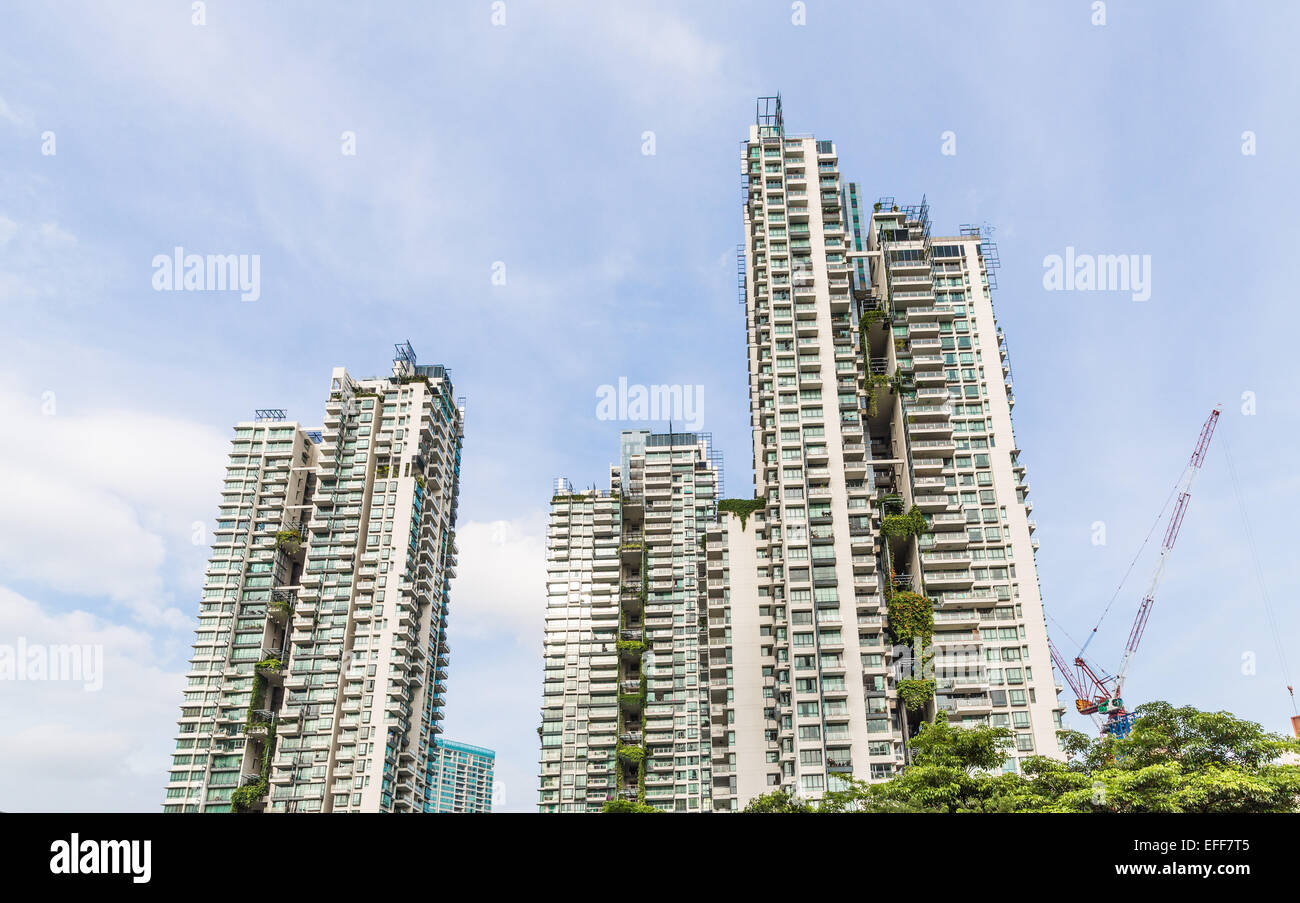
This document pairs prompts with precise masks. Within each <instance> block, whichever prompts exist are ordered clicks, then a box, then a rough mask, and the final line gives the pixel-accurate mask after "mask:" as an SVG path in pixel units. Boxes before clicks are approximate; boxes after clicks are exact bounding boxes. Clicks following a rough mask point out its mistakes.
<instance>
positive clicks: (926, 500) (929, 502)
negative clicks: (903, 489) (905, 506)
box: [912, 494, 949, 513]
mask: <svg viewBox="0 0 1300 903" xmlns="http://www.w3.org/2000/svg"><path fill="white" fill-rule="evenodd" d="M912 503H913V504H915V505H916V506H917V507H918V508H920V509H921V510H922V511H925V512H927V513H929V512H943V511H946V510H947V509H948V507H949V502H948V496H946V495H929V494H928V495H916V496H913V497H912Z"/></svg>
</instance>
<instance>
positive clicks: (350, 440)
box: [164, 343, 464, 812]
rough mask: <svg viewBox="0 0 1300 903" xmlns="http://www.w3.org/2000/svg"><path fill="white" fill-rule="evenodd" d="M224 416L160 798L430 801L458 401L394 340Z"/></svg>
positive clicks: (382, 808)
mask: <svg viewBox="0 0 1300 903" xmlns="http://www.w3.org/2000/svg"><path fill="white" fill-rule="evenodd" d="M258 414H259V416H258V419H257V420H255V421H249V422H245V423H241V424H239V425H238V426H236V428H235V438H234V441H233V443H232V449H231V454H230V465H229V467H228V469H227V473H226V483H225V486H224V487H223V493H222V505H221V509H220V512H219V515H218V521H217V528H216V531H215V538H214V542H213V546H212V557H211V559H210V560H209V564H208V571H207V581H206V584H205V589H204V598H203V602H202V604H201V606H200V612H199V626H198V629H197V631H196V640H195V645H194V655H193V658H192V659H191V670H190V673H189V679H188V686H187V689H186V692H185V699H184V704H183V706H182V709H181V718H180V720H179V721H178V725H177V737H176V741H177V745H176V750H175V753H174V756H173V766H172V771H171V773H170V775H169V781H168V785H167V791H166V799H165V802H164V811H168V812H228V811H232V810H234V811H268V812H354V811H355V812H361V811H365V812H423V811H435V808H436V805H437V804H436V801H435V799H436V798H435V795H434V786H435V785H434V784H433V783H432V775H433V772H434V770H435V762H436V750H437V744H436V741H437V739H438V735H439V734H440V733H441V727H440V722H441V720H442V716H443V707H444V693H445V680H446V669H447V663H448V656H449V654H450V648H449V646H448V643H447V613H448V605H449V598H450V595H449V594H450V581H451V578H452V577H454V576H455V567H456V542H455V525H456V508H457V495H458V491H459V478H460V458H461V447H462V440H463V423H464V408H463V404H462V403H461V402H458V401H457V400H456V398H455V395H454V391H453V387H452V383H451V378H450V374H449V373H448V372H447V370H446V369H445V368H444V367H441V366H436V365H435V366H421V365H419V364H418V363H417V362H416V358H415V354H414V352H413V351H412V349H411V346H410V344H409V343H405V344H403V345H399V346H398V348H397V356H396V358H395V359H394V362H393V372H392V376H391V377H384V378H373V379H360V380H358V379H355V378H353V377H352V376H351V375H349V374H348V372H347V371H346V370H344V369H343V368H341V367H340V368H335V370H334V372H333V374H332V375H331V384H330V392H329V397H328V400H327V401H326V405H325V420H324V427H323V429H322V430H320V431H314V432H313V431H308V430H305V429H303V427H302V426H301V425H300V424H297V423H290V422H286V421H284V419H283V412H281V411H259V412H258Z"/></svg>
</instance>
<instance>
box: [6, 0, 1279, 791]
mask: <svg viewBox="0 0 1300 903" xmlns="http://www.w3.org/2000/svg"><path fill="white" fill-rule="evenodd" d="M1100 5H1101V4H1096V3H1091V2H1073V0H1071V2H1060V3H1052V4H1043V3H1032V2H1023V3H1014V2H1007V3H982V4H958V3H947V2H943V3H939V2H935V3H921V2H915V3H893V4H886V3H879V2H871V3H861V2H852V3H850V2H844V3H837V2H830V0H809V2H807V3H795V4H791V3H789V2H767V0H760V2H751V3H726V2H709V3H686V2H655V3H637V2H626V3H617V4H611V3H600V2H592V3H586V2H577V0H573V2H565V3H541V2H525V0H505V2H504V3H495V4H494V3H491V2H485V0H474V2H451V3H440V4H425V3H409V4H408V3H396V2H393V3H382V4H346V3H341V2H312V3H302V2H277V3H275V4H256V3H239V2H224V0H209V2H208V3H207V4H206V6H202V16H201V18H202V20H203V21H202V23H201V24H196V23H195V21H194V20H195V18H196V17H197V16H198V13H197V12H196V10H195V9H194V6H201V5H200V4H194V5H192V4H191V3H189V2H123V3H115V4H97V3H76V2H63V3H59V4H11V5H9V6H8V7H7V8H6V10H5V11H4V12H3V13H2V14H0V423H3V424H4V441H3V442H0V645H2V644H16V643H17V642H19V640H22V641H23V642H26V643H28V644H42V643H45V644H52V643H79V644H89V645H92V646H95V647H99V648H102V655H103V665H102V687H100V688H97V689H89V688H87V687H85V686H83V685H82V684H79V683H76V682H69V681H35V680H25V681H16V680H0V810H10V811H15V810H16V811H23V810H56V811H58V810H86V811H99V810H103V811H128V810H129V811H159V807H160V806H161V802H162V796H163V789H164V783H165V780H166V770H167V767H168V764H169V754H170V752H171V748H172V745H173V742H174V741H173V733H174V730H175V719H176V717H177V715H178V707H179V703H180V694H181V690H182V687H183V685H184V682H185V681H184V674H185V671H186V667H187V666H186V659H187V657H188V654H189V646H190V644H191V642H192V639H193V636H192V630H193V627H194V623H195V616H196V614H197V603H198V600H199V597H200V590H201V586H202V575H203V569H204V564H205V560H206V557H207V554H208V553H207V542H208V541H210V530H211V528H212V526H213V523H214V520H215V515H216V511H217V504H218V501H219V489H220V484H221V480H222V477H223V468H224V463H225V455H226V453H227V451H228V443H229V441H230V438H231V435H232V432H231V428H232V426H233V424H235V423H236V422H238V421H240V420H247V419H251V418H252V416H253V412H254V410H255V409H257V408H268V407H269V408H284V409H286V410H287V411H288V414H289V417H290V418H291V419H295V420H300V421H302V422H303V423H304V424H308V425H311V426H316V425H318V424H319V423H320V420H321V418H322V417H323V414H324V401H325V398H326V395H327V394H328V385H329V378H330V371H331V368H333V367H335V366H346V367H347V368H348V369H349V371H350V372H352V373H353V374H354V375H356V376H373V375H384V374H387V373H388V372H389V368H390V366H391V364H390V360H391V358H392V354H393V345H394V343H397V342H402V341H405V340H408V339H409V340H410V341H411V343H412V345H413V346H414V348H415V350H416V352H417V354H418V355H419V359H420V361H421V362H422V363H442V364H445V365H446V366H448V367H449V368H451V370H452V374H453V378H454V381H455V384H456V390H457V393H458V394H459V395H462V396H464V397H465V399H466V408H467V417H466V438H465V448H464V465H463V471H462V484H461V496H460V523H459V531H458V543H459V546H460V549H461V555H460V566H459V568H458V576H457V578H456V579H455V581H454V582H453V589H452V605H451V615H450V641H451V646H452V659H451V667H450V680H449V687H448V694H447V700H448V708H447V714H446V719H445V721H444V727H445V730H446V734H447V736H449V737H452V738H455V739H459V740H463V741H466V742H469V743H473V744H477V745H481V746H487V747H490V748H493V749H495V750H496V751H497V772H496V776H497V781H498V784H499V788H498V807H499V808H500V809H502V810H507V811H529V810H531V809H533V807H534V804H535V793H536V773H537V758H538V749H537V735H536V727H537V724H538V723H539V704H540V699H541V636H542V633H541V632H542V610H543V608H544V604H545V588H544V570H545V529H546V517H547V507H548V502H549V498H550V487H551V481H552V480H553V479H554V478H555V477H557V476H564V477H567V478H568V479H570V480H571V481H573V483H575V484H576V485H578V486H579V487H581V486H590V485H593V484H595V485H601V486H604V485H606V482H605V481H606V480H607V475H608V465H609V464H610V462H611V461H614V460H615V459H616V458H617V454H618V431H619V430H620V429H623V428H633V427H639V426H645V425H647V424H644V423H619V422H612V421H609V420H603V419H598V418H597V415H596V405H597V401H598V393H599V392H600V387H601V386H603V385H616V384H617V383H618V381H619V379H620V378H623V379H626V380H627V382H628V383H629V384H634V385H635V384H669V385H682V386H699V387H701V389H700V392H701V393H702V394H701V397H702V423H701V428H702V429H704V430H708V431H710V432H712V433H713V436H714V440H715V444H716V445H717V447H718V448H720V449H721V450H722V451H723V453H724V455H725V460H726V482H727V489H728V494H730V495H733V496H743V495H748V494H750V491H751V488H752V473H751V467H750V461H751V459H752V452H751V446H750V435H749V423H748V414H749V407H748V399H747V395H746V393H747V373H746V364H745V331H744V316H743V308H742V307H741V306H740V305H739V304H738V302H737V293H736V263H735V258H736V245H737V243H738V242H740V241H742V240H743V235H742V219H741V195H740V185H741V169H740V143H741V142H742V141H743V140H744V139H745V138H746V137H747V134H748V126H749V125H750V123H751V122H752V121H753V119H754V101H755V98H756V97H757V96H760V95H770V94H775V93H777V92H780V93H781V95H782V98H783V103H784V112H785V122H786V127H787V129H788V130H790V131H792V132H811V133H815V134H816V135H817V136H818V137H819V138H825V139H831V140H834V141H835V142H836V143H837V147H838V150H839V154H840V163H841V171H842V172H843V174H844V176H845V178H847V179H851V180H854V181H857V182H858V183H859V184H860V185H861V186H862V189H863V191H864V192H865V194H866V195H867V197H868V198H869V199H871V198H875V197H881V196H894V197H897V198H898V200H899V203H900V204H905V203H917V202H919V201H920V200H921V198H922V196H924V197H925V198H926V200H927V201H928V203H929V205H930V212H931V219H932V221H933V223H934V228H933V233H934V234H936V235H943V234H955V233H956V232H957V230H958V227H959V226H960V225H961V224H968V223H969V224H977V225H986V226H989V227H992V228H993V229H994V230H995V231H994V232H993V234H994V236H995V237H996V241H997V245H998V250H999V256H1000V259H1001V269H1000V270H999V271H998V274H997V281H998V288H997V290H996V291H995V293H994V301H995V306H996V309H997V313H998V318H999V323H1000V325H1001V326H1002V328H1003V329H1004V331H1005V333H1006V336H1007V341H1008V345H1009V348H1010V354H1011V362H1012V365H1013V379H1014V388H1015V396H1016V401H1017V403H1016V407H1015V411H1014V418H1015V424H1016V438H1017V440H1018V445H1019V446H1020V447H1021V448H1022V449H1023V454H1022V456H1021V460H1022V461H1024V462H1025V463H1026V464H1027V465H1028V471H1029V481H1030V487H1031V493H1030V497H1031V498H1032V499H1033V501H1034V509H1033V513H1032V517H1033V518H1034V519H1035V520H1036V521H1037V523H1038V531H1037V534H1036V535H1037V536H1038V537H1039V539H1040V540H1041V549H1040V551H1039V553H1038V567H1039V581H1040V584H1041V587H1042V592H1043V596H1044V599H1045V601H1046V606H1047V611H1048V614H1049V617H1050V620H1049V630H1050V631H1051V633H1052V635H1053V637H1054V638H1055V639H1056V641H1057V643H1058V645H1060V647H1061V649H1062V651H1063V652H1065V653H1066V655H1067V656H1068V655H1072V654H1073V652H1074V651H1075V650H1077V649H1078V646H1079V641H1081V640H1083V639H1084V638H1085V637H1086V636H1087V635H1088V633H1089V631H1090V630H1091V628H1092V626H1093V624H1094V622H1096V621H1097V619H1098V617H1099V615H1101V613H1102V611H1103V609H1104V608H1105V607H1106V604H1107V602H1108V601H1109V600H1110V599H1111V597H1112V595H1114V594H1115V593H1116V589H1117V586H1120V584H1121V579H1122V578H1123V577H1124V575H1125V572H1126V570H1128V569H1129V566H1130V562H1132V561H1133V560H1134V557H1135V555H1137V553H1138V550H1139V549H1140V548H1142V546H1143V540H1144V538H1145V537H1146V536H1147V535H1148V532H1149V531H1151V530H1152V527H1153V526H1154V525H1155V523H1156V518H1157V514H1158V512H1160V510H1161V507H1162V505H1163V504H1164V502H1165V499H1166V497H1167V495H1168V493H1169V490H1170V488H1171V487H1172V486H1173V485H1174V482H1175V481H1176V479H1177V478H1178V476H1179V474H1180V473H1181V471H1182V470H1183V468H1184V466H1185V465H1186V463H1187V459H1188V457H1189V456H1190V454H1191V451H1192V448H1193V445H1194V444H1195V440H1196V436H1197V432H1198V430H1199V428H1200V425H1201V423H1202V422H1203V421H1204V419H1205V417H1206V416H1207V414H1208V413H1209V411H1210V409H1211V408H1212V407H1213V406H1214V405H1215V404H1222V405H1223V415H1222V418H1221V420H1220V426H1219V430H1218V432H1217V434H1216V436H1215V439H1214V443H1213V444H1212V446H1211V449H1210V453H1209V455H1208V458H1207V460H1206V463H1205V466H1204V469H1203V472H1202V474H1201V476H1200V479H1199V482H1198V483H1197V484H1196V488H1195V492H1194V494H1193V500H1192V502H1191V504H1190V507H1189V511H1188V514H1187V517H1186V520H1185V522H1184V525H1183V529H1182V535H1181V537H1180V539H1179V542H1178V546H1177V548H1176V550H1175V551H1174V553H1173V554H1172V557H1171V560H1170V563H1169V568H1168V572H1167V576H1166V578H1165V580H1164V583H1163V584H1162V586H1161V588H1160V592H1159V595H1158V597H1157V603H1156V606H1155V609H1154V613H1153V615H1152V618H1151V622H1150V624H1149V626H1148V629H1147V633H1146V638H1145V640H1144V645H1143V648H1142V650H1141V652H1140V654H1139V656H1138V658H1137V661H1136V663H1135V664H1134V666H1133V669H1132V671H1131V672H1130V677H1129V681H1128V685H1127V690H1126V693H1125V695H1126V697H1127V698H1128V699H1129V701H1130V703H1132V702H1140V701H1143V700H1150V699H1166V700H1169V701H1171V702H1173V703H1176V704H1190V705H1195V706H1197V707H1199V708H1203V709H1213V710H1218V709H1227V710H1229V711H1232V712H1234V713H1237V714H1238V715H1241V716H1243V717H1247V718H1250V719H1253V720H1256V721H1259V722H1261V723H1263V724H1264V725H1265V726H1266V727H1268V728H1269V729H1271V730H1276V731H1285V730H1287V729H1288V721H1287V716H1288V715H1289V714H1290V713H1291V709H1290V704H1289V701H1288V697H1287V693H1286V688H1285V685H1286V683H1287V678H1286V677H1285V676H1284V667H1283V662H1282V661H1281V660H1280V657H1279V652H1278V650H1279V643H1280V647H1281V649H1282V650H1284V652H1285V654H1287V655H1289V656H1290V659H1291V661H1290V667H1291V668H1292V669H1296V668H1300V649H1297V648H1296V643H1295V640H1296V638H1297V636H1300V613H1298V612H1297V607H1296V605H1295V601H1294V585H1295V578H1296V576H1297V575H1296V555H1295V542H1294V536H1295V530H1296V526H1295V523H1294V519H1293V517H1292V516H1291V515H1292V514H1293V513H1294V511H1295V507H1294V504H1295V502H1296V501H1297V500H1298V499H1300V476H1297V473H1296V471H1295V469H1294V468H1292V467H1289V466H1287V467H1283V466H1282V465H1283V464H1284V463H1285V462H1286V461H1288V460H1291V456H1292V455H1294V453H1295V448H1296V446H1297V439H1298V438H1300V436H1298V433H1300V430H1298V429H1297V424H1298V423H1300V401H1298V400H1297V395H1296V392H1295V390H1294V389H1295V387H1294V383H1293V382H1292V381H1291V380H1292V377H1293V374H1294V365H1293V363H1292V348H1291V342H1290V339H1291V338H1292V337H1293V336H1294V334H1295V326H1296V325H1297V323H1296V317H1297V315H1296V307H1295V305H1294V303H1293V302H1292V301H1291V300H1289V299H1290V294H1291V291H1292V290H1293V289H1292V286H1291V285H1290V278H1289V277H1290V275H1291V273H1290V271H1289V270H1288V269H1287V265H1288V264H1289V263H1290V262H1291V261H1292V260H1294V256H1295V255H1294V252H1295V247H1296V245H1295V242H1296V238H1297V236H1296V226H1295V219H1294V215H1293V208H1294V207H1295V206H1296V201H1297V194H1298V192H1297V171H1296V169H1295V166H1294V160H1295V148H1296V146H1297V140H1300V121H1298V120H1297V118H1296V116H1295V111H1296V110H1297V109H1300V97H1297V94H1298V93H1300V72H1298V71H1297V69H1298V68H1300V66H1298V64H1297V61H1296V55H1295V53H1294V48H1293V46H1292V43H1293V42H1292V36H1293V35H1294V34H1295V33H1296V32H1297V26H1300V21H1298V20H1300V8H1296V7H1294V6H1291V5H1286V4H1273V5H1270V6H1269V7H1268V10H1267V14H1266V15H1264V14H1260V13H1258V12H1257V11H1252V9H1254V7H1252V5H1250V4H1246V5H1237V6H1234V5H1230V4H1226V3H1195V2H1169V3H1139V2H1118V0H1115V2H1111V3H1109V4H1106V8H1105V10H1104V19H1105V22H1104V24H1094V20H1095V19H1097V18H1098V12H1099V11H1098V10H1097V9H1096V7H1098V6H1100ZM1247 133H1249V134H1247ZM349 150H352V151H355V152H354V153H349V152H348V151H349ZM945 150H948V151H952V150H955V153H945V152H944V151H945ZM176 247H183V248H184V249H185V250H186V252H189V253H198V254H204V255H206V254H244V255H250V256H251V255H257V259H258V261H259V263H260V295H259V297H257V299H256V300H253V301H243V300H241V299H240V296H239V293H236V292H228V291H227V292H220V291H174V292H169V291H157V290H155V288H154V282H153V279H154V266H153V260H154V258H155V257H156V256H158V255H171V254H172V253H173V250H174V249H175V248H176ZM1067 248H1074V249H1075V251H1076V252H1077V253H1080V254H1084V253H1087V254H1128V255H1139V258H1140V259H1146V260H1149V261H1150V282H1151V294H1150V298H1149V299H1147V300H1145V301H1135V300H1133V298H1132V296H1131V293H1130V292H1123V291H1049V290H1047V289H1046V288H1045V286H1044V272H1045V264H1044V261H1045V259H1046V258H1048V257H1049V256H1051V255H1064V254H1065V253H1066V249H1067ZM1227 452H1230V453H1231V460H1232V463H1233V464H1234V465H1235V472H1236V474H1237V477H1238V484H1239V486H1240V496H1238V493H1236V492H1235V491H1234V489H1233V483H1232V480H1231V479H1230V476H1229V468H1228V458H1227V456H1226V453H1227ZM1243 504H1244V508H1245V510H1246V512H1248V518H1249V519H1248V521H1247V523H1248V524H1249V529H1247V527H1246V526H1244V525H1243V520H1242V514H1241V511H1242V505H1243ZM1248 536H1253V543H1252V542H1251V541H1250V539H1249V538H1248ZM1159 539H1160V534H1159V531H1157V534H1156V535H1155V536H1154V537H1153V539H1152V540H1151V542H1150V543H1148V544H1147V545H1146V547H1145V551H1144V553H1143V554H1142V555H1141V556H1139V557H1138V559H1137V563H1136V564H1135V565H1134V566H1133V569H1132V574H1131V576H1130V577H1129V578H1128V579H1127V581H1124V582H1123V585H1122V588H1121V589H1120V590H1119V593H1118V595H1117V596H1116V599H1115V602H1114V605H1113V607H1112V608H1111V609H1110V612H1109V614H1108V615H1107V617H1106V618H1105V620H1104V621H1103V622H1102V624H1101V626H1100V628H1099V630H1098V633H1097V635H1096V639H1095V640H1094V641H1093V643H1092V644H1091V645H1090V647H1089V650H1088V651H1089V655H1090V657H1092V656H1094V655H1095V660H1096V661H1097V662H1098V663H1099V664H1100V665H1101V666H1103V667H1107V668H1114V667H1115V666H1116V665H1117V664H1118V660H1119V657H1120V653H1121V651H1122V649H1123V644H1124V641H1125V639H1126V637H1127V635H1128V625H1129V622H1130V621H1131V619H1132V616H1133V614H1134V612H1135V611H1136V608H1137V604H1138V601H1139V600H1140V599H1141V596H1142V594H1143V592H1144V591H1145V584H1146V581H1147V579H1148V578H1149V577H1150V574H1151V571H1152V568H1153V567H1154V558H1153V551H1154V547H1155V545H1156V544H1157V543H1158V541H1159ZM1256 556H1257V557H1258V561H1259V565H1260V566H1259V568H1258V570H1256V568H1255V564H1254V562H1255V560H1256ZM1266 596H1267V598H1269V599H1271V603H1272V611H1273V613H1274V615H1275V620H1276V625H1277V631H1276V633H1275V632H1274V631H1273V630H1271V629H1270V626H1269V617H1268V609H1267V608H1266V605H1265V601H1264V600H1265V597H1266ZM1291 674H1292V675H1293V676H1294V674H1295V671H1294V670H1292V671H1291ZM1063 698H1064V699H1066V700H1067V706H1068V705H1069V703H1068V698H1069V693H1068V691H1067V693H1066V694H1065V695H1064V696H1063ZM1067 723H1068V724H1070V725H1071V726H1074V727H1077V728H1081V729H1083V728H1089V725H1088V724H1087V723H1085V722H1083V721H1082V719H1079V718H1078V717H1069V716H1067Z"/></svg>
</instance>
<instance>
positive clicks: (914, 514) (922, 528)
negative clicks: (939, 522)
mask: <svg viewBox="0 0 1300 903" xmlns="http://www.w3.org/2000/svg"><path fill="white" fill-rule="evenodd" d="M880 529H881V531H882V532H883V533H884V534H885V535H886V536H888V537H890V538H891V539H906V538H907V537H909V536H923V535H925V534H926V533H928V532H929V530H930V523H929V521H927V520H926V519H925V514H924V513H922V511H921V509H920V508H918V507H916V506H915V505H913V506H912V507H911V508H910V509H909V510H908V512H907V513H906V514H886V515H885V517H884V519H883V520H882V521H881V523H880Z"/></svg>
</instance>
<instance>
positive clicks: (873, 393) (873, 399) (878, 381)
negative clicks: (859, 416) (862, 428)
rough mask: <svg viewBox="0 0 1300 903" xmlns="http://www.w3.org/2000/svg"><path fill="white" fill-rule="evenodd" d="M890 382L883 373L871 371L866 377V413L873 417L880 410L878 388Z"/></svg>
mask: <svg viewBox="0 0 1300 903" xmlns="http://www.w3.org/2000/svg"><path fill="white" fill-rule="evenodd" d="M889 384H890V381H889V376H888V374H885V373H872V374H871V375H870V376H868V377H867V415H868V416H870V417H875V416H876V414H877V413H879V411H880V390H881V389H883V388H885V387H886V386H888V385H889Z"/></svg>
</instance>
